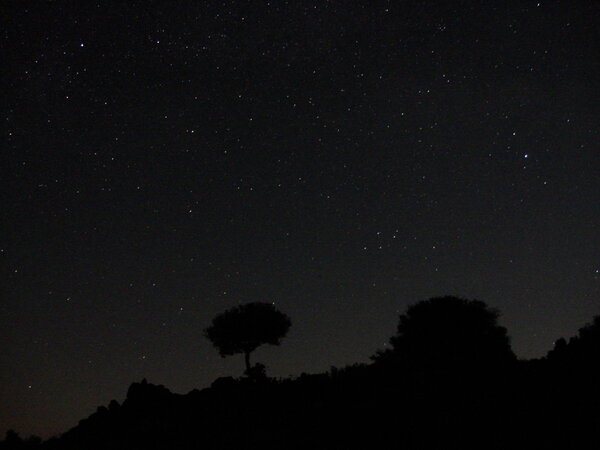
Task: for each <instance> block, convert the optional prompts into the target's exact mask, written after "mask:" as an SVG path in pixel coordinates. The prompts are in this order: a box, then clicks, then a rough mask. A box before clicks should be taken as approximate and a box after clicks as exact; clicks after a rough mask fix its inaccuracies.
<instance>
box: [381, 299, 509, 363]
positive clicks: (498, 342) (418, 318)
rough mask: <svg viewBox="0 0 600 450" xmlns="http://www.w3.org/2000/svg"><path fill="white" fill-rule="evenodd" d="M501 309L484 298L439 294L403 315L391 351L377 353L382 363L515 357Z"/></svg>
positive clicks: (506, 359)
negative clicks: (502, 319) (493, 306)
mask: <svg viewBox="0 0 600 450" xmlns="http://www.w3.org/2000/svg"><path fill="white" fill-rule="evenodd" d="M498 317H499V313H498V312H497V311H496V310H494V309H490V308H488V307H487V305H486V304H485V303H483V302H481V301H479V300H466V299H462V298H457V297H450V296H448V297H436V298H431V299H429V300H425V301H421V302H418V303H416V304H414V305H411V306H409V307H408V309H407V310H406V312H405V313H404V314H402V315H400V321H399V323H398V327H397V332H396V335H395V336H393V337H392V338H391V339H390V341H389V342H390V344H391V346H392V348H391V349H387V350H384V351H380V352H378V353H377V354H376V355H375V356H373V357H372V359H373V360H375V361H376V362H380V363H386V362H387V363H393V364H400V365H402V366H409V367H410V366H412V367H416V368H418V367H421V368H423V367H444V366H455V365H464V364H488V363H503V362H509V361H513V360H514V359H515V355H514V353H513V352H512V350H511V347H510V340H509V338H508V336H507V334H506V329H505V328H504V327H501V326H499V325H498V323H497V320H498Z"/></svg>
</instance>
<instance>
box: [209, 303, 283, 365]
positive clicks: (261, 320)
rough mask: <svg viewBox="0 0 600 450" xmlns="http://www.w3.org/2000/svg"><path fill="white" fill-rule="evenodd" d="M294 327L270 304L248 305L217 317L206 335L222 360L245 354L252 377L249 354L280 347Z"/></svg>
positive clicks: (229, 310)
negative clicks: (272, 346) (261, 346)
mask: <svg viewBox="0 0 600 450" xmlns="http://www.w3.org/2000/svg"><path fill="white" fill-rule="evenodd" d="M291 324H292V323H291V320H290V318H289V317H288V316H286V315H285V314H283V313H282V312H280V311H278V310H277V309H276V308H275V306H273V304H271V303H262V302H254V303H246V304H243V305H238V306H235V307H233V308H231V309H228V310H227V311H225V312H223V313H221V314H219V315H217V316H216V317H215V318H214V319H213V321H212V324H211V325H210V326H209V327H208V328H206V329H205V330H204V335H205V336H206V337H207V338H208V339H209V340H210V341H211V342H212V343H213V345H214V346H215V347H216V348H217V350H218V351H219V354H220V355H221V356H222V357H225V356H229V355H235V354H237V353H243V354H244V356H245V362H246V373H247V374H250V372H251V370H252V368H251V366H250V353H251V352H253V351H254V350H256V348H257V347H259V346H260V345H263V344H271V345H279V344H280V343H281V339H282V338H283V337H285V335H286V334H287V332H288V330H289V328H290V326H291ZM263 368H264V366H263Z"/></svg>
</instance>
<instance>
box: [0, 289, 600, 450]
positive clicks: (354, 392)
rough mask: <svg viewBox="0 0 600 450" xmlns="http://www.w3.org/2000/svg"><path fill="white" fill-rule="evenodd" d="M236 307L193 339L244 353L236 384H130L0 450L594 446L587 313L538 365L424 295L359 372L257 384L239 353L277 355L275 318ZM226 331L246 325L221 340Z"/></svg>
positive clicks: (489, 316)
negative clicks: (47, 434) (61, 425)
mask: <svg viewBox="0 0 600 450" xmlns="http://www.w3.org/2000/svg"><path fill="white" fill-rule="evenodd" d="M238 308H239V309H235V311H236V312H233V311H232V310H230V311H227V312H225V313H223V314H222V315H220V316H217V318H215V320H214V321H213V324H212V325H211V327H209V328H208V329H207V330H206V335H207V336H208V337H209V338H210V339H211V341H212V342H213V343H214V344H215V346H216V347H217V349H218V350H219V352H220V353H221V354H222V355H223V356H225V355H230V354H236V353H244V355H247V356H246V376H244V377H241V378H232V377H224V378H219V379H217V380H215V382H213V384H212V385H211V387H210V388H206V389H203V390H193V391H191V392H190V393H188V394H186V395H179V394H173V393H171V392H170V391H169V390H168V389H167V388H165V387H164V386H156V385H153V384H151V383H148V382H147V381H146V380H143V381H142V382H141V383H133V384H132V385H131V386H130V388H129V390H128V392H127V397H126V399H125V401H124V402H123V403H122V404H119V403H118V402H116V401H114V400H113V401H111V402H110V404H109V406H108V407H103V406H101V407H99V408H98V410H97V411H96V412H95V413H94V414H92V415H91V416H89V417H88V418H87V419H83V420H81V421H80V422H79V424H78V425H77V426H76V427H74V428H72V429H71V430H69V431H67V432H66V433H64V434H63V435H61V436H60V437H56V438H52V439H49V440H47V441H45V442H41V441H40V440H39V438H35V437H32V438H30V439H28V440H23V439H21V438H20V437H19V436H18V435H17V434H16V433H15V432H14V431H9V432H8V433H7V436H6V439H5V441H3V442H1V443H0V449H4V450H12V449H26V448H36V449H56V450H63V449H69V450H70V449H73V450H74V449H215V450H216V449H261V450H268V449H361V450H362V449H365V448H390V447H391V448H398V449H441V448H444V449H512V448H526V449H592V448H597V445H598V437H597V433H598V430H600V316H597V317H595V318H594V320H593V322H592V323H591V324H589V325H586V326H584V327H583V328H581V329H580V330H579V333H578V335H577V336H575V337H572V338H570V339H569V340H568V341H567V340H565V339H562V338H561V339H559V340H558V341H556V345H555V347H554V349H552V350H551V351H550V352H549V353H548V355H547V356H546V357H544V358H541V359H537V360H528V361H522V360H517V359H516V357H515V356H514V354H513V352H512V350H511V348H510V341H509V338H508V336H507V333H506V329H504V328H503V327H501V326H499V325H498V323H497V319H498V312H497V311H494V310H491V309H489V308H488V307H487V306H486V305H485V303H483V302H480V301H477V300H465V299H460V298H456V297H440V298H432V299H430V300H426V301H423V302H419V303H416V304H414V305H412V306H410V307H409V308H408V309H407V311H406V312H405V313H404V314H402V315H400V319H399V323H398V327H397V332H396V334H395V335H394V336H393V337H392V338H391V339H390V344H391V348H390V349H388V350H385V351H380V352H378V353H377V354H376V355H375V356H374V357H373V358H372V359H373V362H372V363H371V364H356V365H353V366H349V367H345V368H343V369H336V368H332V369H331V370H330V371H329V372H327V373H323V374H315V375H307V374H302V375H300V376H298V377H296V378H291V379H271V378H267V377H266V376H260V377H257V376H254V375H255V374H254V372H253V371H252V370H248V368H250V369H252V366H250V364H249V354H250V353H251V352H252V351H253V350H254V349H255V348H256V347H257V346H258V345H261V344H262V343H273V342H275V343H277V344H278V343H279V342H280V339H281V337H283V336H284V335H285V333H286V332H287V329H288V328H289V324H290V321H289V318H287V316H284V315H283V314H282V315H281V316H278V317H279V322H278V321H271V320H266V321H265V324H266V325H265V327H267V326H271V325H273V327H272V328H271V330H270V331H268V332H267V331H265V333H264V334H263V330H259V329H258V328H256V327H254V326H251V325H250V324H251V323H254V324H255V325H256V324H258V323H263V322H262V321H256V322H252V321H248V320H243V319H242V317H245V318H246V319H248V317H253V316H252V315H251V314H250V315H245V314H242V313H241V312H242V311H244V310H245V308H243V307H238ZM248 308H250V307H248ZM251 308H255V307H251ZM259 308H263V307H259ZM272 312H277V313H279V312H278V311H276V310H275V309H274V308H272ZM228 314H229V315H228ZM279 314H281V313H279ZM232 316H233V317H234V319H232ZM219 317H222V318H221V319H219V320H217V319H218V318H219ZM223 317H229V318H228V319H227V320H225V319H224V318H223ZM230 320H231V321H232V322H228V321H230ZM236 321H237V322H236ZM276 322H277V323H279V325H277V326H275V325H274V324H275V323H276ZM224 323H225V324H226V325H223V324H224ZM231 323H238V324H239V325H240V327H246V328H245V331H244V332H243V333H239V334H234V332H233V331H230V333H231V334H230V335H229V336H230V341H227V336H228V334H227V333H228V332H226V331H225V330H232V329H231V328H228V327H230V326H231ZM286 324H287V326H286ZM211 329H212V331H210V332H209V331H208V330H211ZM215 329H219V330H221V331H219V332H217V331H215ZM236 330H237V329H236ZM213 333H216V334H213ZM219 333H221V334H219ZM211 336H212V337H211ZM215 336H220V337H219V338H215ZM248 336H252V339H249V338H248ZM255 367H256V366H255Z"/></svg>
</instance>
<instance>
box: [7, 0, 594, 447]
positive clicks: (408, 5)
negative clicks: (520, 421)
mask: <svg viewBox="0 0 600 450" xmlns="http://www.w3.org/2000/svg"><path fill="white" fill-rule="evenodd" d="M0 8H1V10H2V12H1V14H0V16H1V17H2V22H3V26H2V29H3V30H4V31H3V33H2V36H1V39H2V41H1V42H2V54H3V61H4V64H3V68H4V70H3V71H2V75H1V82H2V92H3V98H4V101H3V102H2V105H3V106H2V109H1V114H2V115H1V116H0V119H1V129H0V133H2V136H3V138H4V139H3V148H2V156H1V158H2V159H1V161H2V168H3V176H2V180H3V189H2V204H3V208H2V209H3V215H2V229H1V232H0V244H1V245H0V247H1V248H0V260H1V261H2V266H1V267H2V274H3V280H4V281H3V284H2V286H3V289H2V302H1V303H0V307H1V314H0V317H1V319H0V320H1V322H0V330H1V333H2V334H1V336H0V337H1V339H0V353H1V354H2V355H3V356H2V364H1V369H0V386H1V387H0V404H1V405H2V406H1V407H0V424H2V427H1V429H0V432H2V433H3V432H4V431H5V429H8V428H15V429H17V430H18V431H20V432H21V433H22V434H25V435H28V434H31V433H36V434H40V435H42V436H45V437H47V436H49V435H51V434H53V433H58V432H63V431H66V430H67V429H68V428H69V427H71V426H73V425H75V424H76V421H77V420H78V419H79V418H81V417H84V416H86V415H87V414H89V413H91V412H93V410H94V409H95V407H96V406H97V405H100V404H107V403H108V401H110V400H111V399H112V398H116V399H118V400H121V399H122V398H123V397H124V394H125V391H126V389H127V387H128V385H129V383H130V382H132V381H135V380H140V379H142V378H144V377H147V378H148V380H149V381H151V382H155V383H162V384H165V385H166V386H168V387H169V388H171V389H172V390H173V391H175V392H187V391H189V390H191V389H193V388H202V387H205V386H207V385H209V384H210V383H211V382H212V381H213V380H214V379H215V378H217V377H219V376H226V375H238V374H241V372H242V361H241V360H240V359H239V358H236V357H231V358H227V359H221V358H220V357H219V356H218V354H217V352H216V351H215V350H214V349H213V348H212V347H211V346H210V343H209V342H208V341H207V340H206V339H204V338H203V337H202V329H203V328H204V327H206V326H207V325H208V324H209V322H210V320H211V319H212V318H213V317H214V316H215V315H216V314H217V313H219V312H221V311H223V310H225V309H227V308H229V307H230V306H232V305H235V304H237V303H240V302H241V303H243V302H249V301H270V302H274V303H275V305H276V306H277V307H278V308H279V309H281V311H283V312H285V313H286V314H287V315H289V316H290V317H291V319H292V327H291V329H290V333H289V335H288V336H287V337H286V338H285V339H284V340H283V342H282V345H281V347H272V348H269V347H266V348H260V349H259V350H257V352H256V357H255V359H256V360H257V361H261V362H264V363H265V364H266V366H267V371H268V373H269V374H271V375H273V376H288V375H299V374H300V373H302V372H316V371H322V370H327V369H329V367H330V366H343V365H345V364H351V363H355V362H366V361H368V358H369V356H370V355H372V354H373V353H374V352H375V351H376V350H377V349H380V348H383V346H384V343H385V342H387V339H388V338H389V337H390V336H391V335H392V334H393V332H394V328H395V325H396V320H397V316H398V313H399V312H402V311H403V310H404V309H405V308H406V306H407V305H408V304H411V303H414V302H416V301H418V300H422V299H425V298H428V297H431V296H436V295H446V294H448V295H459V296H461V297H468V298H478V299H480V300H483V301H485V302H486V303H488V304H489V305H491V306H493V307H495V308H498V309H499V310H500V311H501V312H502V317H501V323H502V324H503V325H504V326H506V327H507V328H508V333H509V335H510V336H511V338H512V345H513V349H514V350H515V353H517V355H518V356H519V357H521V358H532V357H541V356H543V355H544V354H545V353H546V352H547V351H548V350H549V349H550V348H551V347H552V345H553V342H554V340H555V339H557V338H559V337H560V336H566V337H568V336H571V335H574V334H575V333H576V330H577V329H578V328H579V327H581V326H582V325H583V324H585V323H586V322H587V321H589V320H590V319H591V318H592V316H593V315H595V314H598V313H599V312H600V311H599V306H598V305H599V303H598V302H599V300H600V296H599V294H600V292H599V287H600V233H598V224H600V199H599V192H600V164H599V156H600V149H599V145H598V143H599V142H600V140H599V133H598V110H599V108H598V85H599V81H600V80H599V79H598V73H600V67H599V61H600V59H599V58H598V55H599V54H600V52H599V50H600V49H599V48H598V43H599V42H600V35H599V33H598V29H600V28H599V27H598V20H597V17H600V10H599V7H598V4H597V3H595V2H592V1H569V2H566V1H564V2H563V1H553V2H550V1H540V2H535V1H533V2H529V1H518V2H517V1H484V2H467V1H453V2H438V1H406V2H390V1H387V2H364V1H356V2H334V1H328V2H323V1H319V2H308V1H297V2H283V1H282V2H275V1H272V2H241V1H240V2H238V1H235V2H214V1H205V2H187V1H181V2H161V1H150V2H148V1H146V2H139V1H130V2H98V3H95V2H78V3H77V4H74V3H64V2H33V3H31V2H5V3H3V4H2V6H1V7H0Z"/></svg>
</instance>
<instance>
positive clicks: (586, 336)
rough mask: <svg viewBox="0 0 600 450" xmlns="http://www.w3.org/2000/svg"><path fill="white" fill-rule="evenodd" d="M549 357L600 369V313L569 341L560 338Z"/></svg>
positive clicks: (550, 359) (552, 359) (556, 360)
mask: <svg viewBox="0 0 600 450" xmlns="http://www.w3.org/2000/svg"><path fill="white" fill-rule="evenodd" d="M547 358H548V360H549V361H552V362H559V363H569V364H577V365H585V366H588V368H596V369H600V315H598V316H596V317H594V320H593V321H592V323H589V324H587V325H585V326H584V327H582V328H580V329H579V332H578V334H577V336H573V337H572V338H570V339H569V341H568V342H567V341H566V340H565V339H564V338H560V339H558V340H557V341H556V342H555V343H554V348H553V349H552V350H550V351H549V352H548V355H547Z"/></svg>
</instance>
